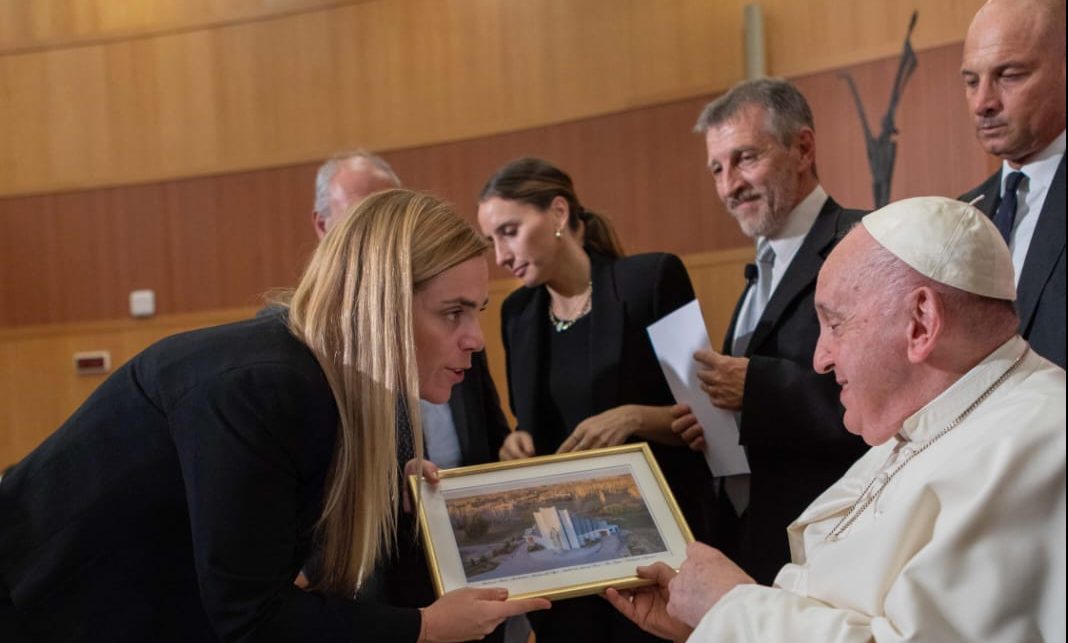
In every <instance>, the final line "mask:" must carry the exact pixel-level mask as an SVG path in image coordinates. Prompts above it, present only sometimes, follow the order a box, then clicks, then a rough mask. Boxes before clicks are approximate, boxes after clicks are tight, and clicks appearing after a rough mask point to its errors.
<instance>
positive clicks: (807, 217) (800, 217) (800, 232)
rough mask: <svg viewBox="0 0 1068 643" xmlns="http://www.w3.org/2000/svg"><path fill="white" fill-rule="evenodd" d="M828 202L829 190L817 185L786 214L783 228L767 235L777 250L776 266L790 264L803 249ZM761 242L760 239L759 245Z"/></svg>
mask: <svg viewBox="0 0 1068 643" xmlns="http://www.w3.org/2000/svg"><path fill="white" fill-rule="evenodd" d="M826 202H827V192H825V191H824V190H823V186H822V185H817V186H816V187H815V188H813V189H812V191H811V192H809V193H808V196H806V197H805V198H804V199H801V202H800V203H798V204H797V205H796V206H795V207H794V209H793V210H791V211H790V214H788V215H786V222H785V223H784V224H783V226H782V228H780V229H779V231H778V232H776V233H775V235H774V236H770V237H767V241H768V243H769V244H770V245H771V249H772V250H774V251H775V265H776V266H779V265H781V266H788V265H790V261H791V260H792V259H793V258H794V255H795V254H797V251H798V250H800V249H801V244H802V243H804V241H805V236H806V235H808V231H809V230H811V229H812V224H814V223H815V222H816V217H818V216H819V214H820V211H821V210H822V209H823V204H824V203H826ZM759 244H760V240H759V239H758V240H757V246H758V247H759Z"/></svg>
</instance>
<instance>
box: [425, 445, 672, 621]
mask: <svg viewBox="0 0 1068 643" xmlns="http://www.w3.org/2000/svg"><path fill="white" fill-rule="evenodd" d="M440 477H441V481H440V482H439V484H438V485H437V486H436V487H432V486H431V485H430V484H428V483H427V482H426V481H425V480H423V479H422V478H420V477H419V476H411V477H410V478H409V481H408V482H409V485H410V487H411V491H412V497H413V498H415V499H416V503H415V504H416V506H417V510H418V513H419V526H420V531H421V532H422V537H423V545H424V548H425V551H426V557H427V562H428V563H429V566H430V574H431V577H432V578H433V581H434V589H435V591H436V592H437V595H438V596H441V595H442V594H444V593H445V592H448V591H451V590H453V589H457V588H460V587H468V586H474V587H505V588H507V589H508V590H509V599H510V600H516V599H522V598H529V597H533V596H541V597H545V598H548V599H550V600H560V599H565V598H573V597H576V596H584V595H587V594H596V593H600V592H601V591H603V590H604V589H605V588H607V587H616V588H620V589H622V588H627V587H637V586H639V585H644V584H647V581H644V580H642V579H640V578H638V577H637V576H636V575H635V568H636V567H637V566H638V565H647V564H650V563H652V562H655V561H663V562H666V563H667V564H668V565H670V566H672V567H673V568H675V569H678V567H679V565H681V564H682V561H683V559H684V558H685V557H686V545H688V544H689V543H691V542H693V534H692V533H691V532H690V527H689V525H687V524H686V520H685V518H683V516H682V512H681V511H680V510H679V506H678V504H677V503H676V502H675V497H674V496H673V495H672V493H671V489H669V488H668V485H667V482H666V481H665V480H664V476H663V473H662V472H661V471H660V467H659V466H658V465H657V463H656V460H655V459H654V458H653V453H652V451H651V450H650V449H649V445H648V444H646V443H644V442H642V443H637V444H626V445H622V446H617V447H608V448H604V449H594V450H590V451H580V452H576V453H566V454H558V455H549V456H542V457H535V458H527V459H524V460H511V461H507V462H494V463H491V464H483V465H475V466H469V467H459V468H456V469H443V470H442V471H441V472H440Z"/></svg>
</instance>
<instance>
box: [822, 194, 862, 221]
mask: <svg viewBox="0 0 1068 643" xmlns="http://www.w3.org/2000/svg"><path fill="white" fill-rule="evenodd" d="M868 212H870V210H858V209H856V208H846V207H843V206H842V205H841V204H840V203H838V201H835V200H834V198H833V197H831V196H829V195H828V197H827V203H826V204H824V206H823V212H822V213H821V214H823V215H824V216H832V217H834V218H835V220H836V222H837V223H838V228H840V229H841V228H847V229H848V228H851V227H852V226H854V225H856V223H857V222H858V221H860V220H861V219H863V218H864V216H865V215H866V214H868Z"/></svg>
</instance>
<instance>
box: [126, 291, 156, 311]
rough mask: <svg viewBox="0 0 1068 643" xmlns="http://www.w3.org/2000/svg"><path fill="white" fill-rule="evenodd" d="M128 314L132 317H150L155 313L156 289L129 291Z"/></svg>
mask: <svg viewBox="0 0 1068 643" xmlns="http://www.w3.org/2000/svg"><path fill="white" fill-rule="evenodd" d="M130 314H131V315H133V316H134V317H151V316H152V315H155V314H156V291H154V290H133V291H130Z"/></svg>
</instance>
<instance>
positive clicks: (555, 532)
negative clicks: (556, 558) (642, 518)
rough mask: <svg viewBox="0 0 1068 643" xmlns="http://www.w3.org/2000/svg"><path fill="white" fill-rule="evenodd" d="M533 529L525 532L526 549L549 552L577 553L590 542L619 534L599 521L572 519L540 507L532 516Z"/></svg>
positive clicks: (563, 512)
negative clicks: (576, 550)
mask: <svg viewBox="0 0 1068 643" xmlns="http://www.w3.org/2000/svg"><path fill="white" fill-rule="evenodd" d="M534 523H535V527H533V528H531V529H528V530H527V532H526V540H527V544H528V545H535V544H537V545H541V546H542V547H544V548H545V549H548V550H551V551H568V550H572V549H579V548H581V547H582V546H583V545H586V544H587V543H589V542H591V541H598V540H600V539H601V538H604V537H605V536H608V535H610V534H618V533H619V525H613V524H609V523H607V522H605V521H604V520H600V519H591V518H585V517H583V516H572V515H571V512H569V511H568V510H567V509H557V508H556V507H542V508H541V509H539V510H537V511H535V512H534Z"/></svg>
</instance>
